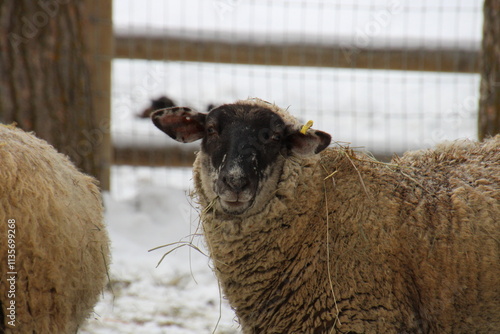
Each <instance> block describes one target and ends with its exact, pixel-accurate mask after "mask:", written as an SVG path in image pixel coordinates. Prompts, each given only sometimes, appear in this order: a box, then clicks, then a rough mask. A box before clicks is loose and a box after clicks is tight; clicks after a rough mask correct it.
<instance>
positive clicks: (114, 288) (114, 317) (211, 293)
mask: <svg viewBox="0 0 500 334" xmlns="http://www.w3.org/2000/svg"><path fill="white" fill-rule="evenodd" d="M189 178H190V170H188V169H175V170H170V171H166V170H164V169H155V170H151V169H149V168H141V169H137V168H133V169H132V168H129V167H117V168H114V169H113V180H112V181H113V189H112V192H111V193H112V195H110V194H106V195H105V205H106V221H107V224H108V230H109V234H110V236H111V239H112V254H113V263H112V264H111V271H110V276H111V282H110V287H109V288H108V289H107V290H106V292H105V293H104V296H103V298H102V300H101V302H100V303H99V304H98V305H97V307H96V308H95V310H94V312H95V314H94V315H93V317H92V318H91V319H90V320H89V321H88V323H87V324H86V325H85V326H84V328H83V329H82V330H81V331H80V333H88V334H90V333H95V334H99V333H101V334H112V333H113V334H115V333H116V334H126V333H130V334H138V333H144V334H156V333H178V334H188V333H212V332H215V333H221V334H222V333H228V334H229V333H238V325H237V324H236V323H235V322H234V321H233V318H234V315H233V313H232V311H231V310H230V308H229V307H228V306H227V304H226V303H225V301H224V300H223V299H222V297H221V296H220V292H219V288H218V284H217V281H216V279H215V277H214V275H213V273H212V271H211V269H210V266H209V261H208V257H207V256H206V255H205V254H206V252H207V251H206V249H205V248H204V245H203V241H202V239H201V237H200V236H199V230H198V219H197V214H196V211H195V210H193V209H192V203H190V201H189V197H188V196H187V195H188V194H187V189H188V183H189ZM178 242H182V243H191V244H192V245H193V246H194V247H197V248H199V250H195V249H194V248H191V247H189V246H182V247H181V248H179V249H178V250H175V251H173V252H172V253H170V254H169V255H167V256H166V257H165V258H164V259H163V261H162V262H161V264H160V265H158V262H159V261H160V259H161V258H162V256H163V255H164V254H165V253H166V252H167V251H170V250H172V249H174V248H175V247H176V246H177V245H181V243H178ZM171 243H177V244H174V245H172V246H169V247H165V248H162V249H158V250H155V251H151V252H148V250H150V249H152V248H155V247H158V246H161V245H166V244H171ZM200 251H201V252H203V254H202V253H200ZM157 265H158V267H156V266H157Z"/></svg>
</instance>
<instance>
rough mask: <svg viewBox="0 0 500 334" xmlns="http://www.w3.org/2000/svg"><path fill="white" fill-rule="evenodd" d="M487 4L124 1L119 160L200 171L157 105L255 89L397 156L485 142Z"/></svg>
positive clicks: (120, 8) (119, 10) (347, 137)
mask: <svg viewBox="0 0 500 334" xmlns="http://www.w3.org/2000/svg"><path fill="white" fill-rule="evenodd" d="M482 5H483V3H482V1H478V0H476V1H459V2H449V1H421V2H412V1H403V0H401V1H399V0H395V1H387V2H381V1H368V0H367V1H354V2H353V1H342V0H332V1H322V0H317V1H305V0H304V1H284V0H279V1H243V0H225V1H196V0H188V1H166V2H165V1H152V0H151V1H144V2H140V3H139V2H137V1H119V2H118V1H116V2H114V27H115V40H114V43H115V47H114V50H115V54H114V57H115V59H114V61H113V91H112V98H113V99H112V101H113V133H112V134H113V135H112V137H113V140H114V157H115V160H114V162H115V164H118V165H154V166H160V165H168V166H189V165H190V164H191V163H192V160H193V158H194V155H193V151H194V150H196V149H197V146H196V145H190V146H187V147H183V146H182V145H176V144H175V143H173V142H172V141H170V140H169V139H167V138H165V136H164V135H163V134H162V133H160V132H159V131H157V130H156V129H155V128H154V127H153V126H152V125H151V122H150V121H149V120H148V119H139V118H137V117H136V115H135V114H138V113H141V112H142V111H143V110H144V109H146V108H147V107H148V106H149V105H150V99H156V98H159V97H161V96H167V97H168V98H169V99H170V100H172V101H173V102H174V103H175V104H176V105H188V106H191V107H195V108H196V109H199V110H202V111H204V110H206V109H207V107H208V106H209V105H217V104H221V103H228V102H232V101H235V100H237V99H245V98H247V97H259V98H262V99H265V100H267V101H271V102H275V103H276V104H278V105H280V106H282V107H288V108H289V110H290V111H291V112H292V113H293V114H295V115H296V116H298V117H299V118H301V119H303V120H308V119H312V120H314V121H315V126H316V127H317V128H319V129H322V130H325V131H328V132H330V133H331V134H332V135H333V138H334V140H337V141H342V142H350V143H351V145H352V146H355V147H363V148H366V149H367V150H369V151H371V152H373V153H374V154H375V155H377V156H379V157H382V158H386V157H388V156H390V155H392V154H393V153H401V152H403V151H405V150H408V149H415V148H421V147H429V146H432V145H433V144H435V143H436V142H438V141H442V140H445V139H456V138H462V137H468V138H475V137H477V129H476V128H477V110H478V96H479V81H480V76H479V74H478V71H479V67H478V55H479V49H480V45H481V37H482Z"/></svg>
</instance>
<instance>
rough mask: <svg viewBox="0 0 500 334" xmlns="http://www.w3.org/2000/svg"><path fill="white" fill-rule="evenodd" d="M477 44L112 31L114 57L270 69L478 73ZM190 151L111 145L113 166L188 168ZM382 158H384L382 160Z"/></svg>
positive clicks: (190, 158) (169, 147)
mask: <svg viewBox="0 0 500 334" xmlns="http://www.w3.org/2000/svg"><path fill="white" fill-rule="evenodd" d="M478 48H479V46H477V48H476V47H474V46H473V47H466V48H453V47H450V46H439V45H438V46H436V47H435V48H431V47H429V48H428V49H425V48H416V47H413V48H411V47H405V46H404V45H402V46H398V47H396V46H388V47H383V48H382V47H365V48H356V47H355V46H353V45H349V44H346V45H345V46H343V45H342V43H337V45H325V44H317V45H312V44H293V43H276V42H274V43H267V44H266V43H257V42H252V41H242V39H241V38H233V39H232V40H231V39H228V38H225V39H222V38H220V39H213V38H207V37H206V36H205V37H204V36H198V37H197V38H193V37H189V38H188V37H182V36H169V35H164V36H159V35H155V34H137V33H135V34H131V33H119V32H117V33H115V39H114V50H115V51H114V57H115V58H127V59H147V60H159V61H191V62H210V63H228V64H251V65H273V66H313V67H330V68H331V67H337V68H358V69H385V70H405V71H436V72H455V73H478V72H479V64H478V60H479V51H478ZM193 152H194V150H193V148H192V147H190V148H189V149H183V148H180V147H179V148H174V147H171V146H168V147H165V148H158V147H155V148H147V147H140V148H138V147H117V146H114V147H113V156H114V159H113V163H114V164H116V165H148V166H191V165H192V163H193V160H194V153H193ZM381 158H387V157H386V156H382V157H381Z"/></svg>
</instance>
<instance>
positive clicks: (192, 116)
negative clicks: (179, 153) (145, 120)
mask: <svg viewBox="0 0 500 334" xmlns="http://www.w3.org/2000/svg"><path fill="white" fill-rule="evenodd" d="M206 116H207V115H206V114H203V113H200V112H197V111H195V110H192V109H190V108H185V107H173V108H166V109H160V110H157V111H155V112H154V113H153V114H151V119H152V120H153V123H154V125H156V127H157V128H158V129H160V130H161V131H163V132H165V133H166V134H167V135H169V136H170V137H171V138H172V139H175V140H177V141H179V142H181V143H190V142H193V141H195V140H198V139H201V138H203V136H204V135H205V118H206Z"/></svg>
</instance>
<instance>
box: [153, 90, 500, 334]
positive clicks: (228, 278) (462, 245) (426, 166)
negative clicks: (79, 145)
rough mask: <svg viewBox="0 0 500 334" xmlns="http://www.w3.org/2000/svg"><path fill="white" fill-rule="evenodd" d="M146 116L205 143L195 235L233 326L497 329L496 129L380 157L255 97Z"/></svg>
mask: <svg viewBox="0 0 500 334" xmlns="http://www.w3.org/2000/svg"><path fill="white" fill-rule="evenodd" d="M152 119H153V122H154V123H155V125H156V126H157V127H158V128H160V129H161V130H162V131H164V132H166V133H167V134H168V135H170V136H171V137H172V138H174V139H176V140H178V141H181V142H189V141H194V140H197V139H202V148H201V152H199V154H198V156H197V158H196V161H195V164H194V171H193V173H194V182H195V194H196V196H197V198H198V201H199V203H200V205H201V209H202V211H201V220H202V224H203V231H204V236H205V239H206V242H207V244H208V249H209V251H210V256H211V258H212V260H213V265H214V270H215V273H216V274H217V277H218V279H219V281H220V283H221V285H222V288H223V291H224V294H225V296H226V297H227V299H228V300H229V303H230V304H231V306H232V307H233V308H234V310H235V312H236V315H237V316H238V318H239V321H240V323H241V326H242V329H243V332H244V333H266V334H268V333H498V332H500V136H497V137H495V138H492V139H490V140H488V141H485V142H484V143H475V142H471V141H456V142H449V143H444V144H441V145H438V146H437V147H436V148H435V149H429V150H421V151H416V152H410V153H407V154H405V155H404V156H403V157H401V158H398V157H396V158H394V159H393V161H392V163H390V164H383V163H380V162H377V161H375V160H373V159H370V158H369V157H367V156H366V155H363V154H356V153H354V152H353V151H352V150H351V149H349V148H347V147H336V148H328V149H325V148H326V147H327V146H328V145H329V143H330V136H329V135H328V134H326V133H324V132H321V131H316V130H312V129H307V127H305V128H301V126H300V124H299V123H298V121H297V120H295V119H294V118H293V117H292V116H290V115H289V114H288V113H287V112H286V111H284V110H283V109H280V108H279V107H277V106H275V105H273V104H270V103H267V102H264V101H261V100H256V99H252V100H247V101H238V102H236V103H235V104H228V105H222V106H220V107H218V108H215V109H213V110H212V111H210V113H208V114H202V113H197V112H195V111H193V110H190V109H186V108H172V109H170V110H166V111H158V112H156V113H155V114H153V116H152ZM320 152H321V153H320Z"/></svg>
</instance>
